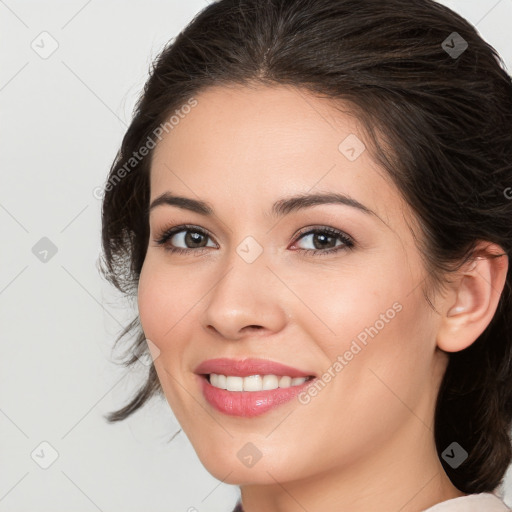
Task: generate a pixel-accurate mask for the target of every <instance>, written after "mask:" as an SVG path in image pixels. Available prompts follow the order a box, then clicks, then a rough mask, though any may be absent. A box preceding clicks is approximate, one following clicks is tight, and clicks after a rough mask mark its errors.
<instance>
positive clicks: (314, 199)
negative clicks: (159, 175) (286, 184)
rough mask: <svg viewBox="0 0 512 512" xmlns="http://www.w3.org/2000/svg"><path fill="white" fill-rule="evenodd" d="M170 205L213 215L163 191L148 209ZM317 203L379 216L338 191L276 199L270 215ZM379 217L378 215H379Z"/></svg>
mask: <svg viewBox="0 0 512 512" xmlns="http://www.w3.org/2000/svg"><path fill="white" fill-rule="evenodd" d="M164 204H165V205H171V206H177V207H178V208H182V209H184V210H190V211H192V212H195V213H199V214H200V215H206V216H210V215H213V208H212V207H211V206H210V205H209V204H208V203H206V202H204V201H199V200H197V199H190V198H187V197H180V196H174V195H172V194H170V193H168V192H165V193H163V194H161V195H160V196H158V197H157V198H156V199H155V200H154V201H153V202H152V203H151V205H150V207H149V211H151V210H153V209H154V208H156V207H157V206H160V205H164ZM319 204H343V205H346V206H351V207H352V208H356V209H358V210H360V211H362V212H364V213H367V214H370V215H375V216H376V217H379V216H378V215H377V214H376V213H375V212H374V211H372V210H370V209H369V208H368V207H366V206H364V205H363V204H361V203H360V202H359V201H357V200H355V199H353V198H351V197H349V196H347V195H345V194H339V193H323V194H302V195H297V196H293V197H288V198H284V199H280V200H279V201H276V202H275V203H274V205H273V206H272V209H271V212H270V213H271V215H272V216H273V217H283V216H284V215H287V214H289V213H291V212H294V211H297V210H301V209H303V208H309V207H311V206H316V205H319ZM379 218H380V217H379Z"/></svg>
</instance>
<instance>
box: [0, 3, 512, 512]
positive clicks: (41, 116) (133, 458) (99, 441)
mask: <svg viewBox="0 0 512 512" xmlns="http://www.w3.org/2000/svg"><path fill="white" fill-rule="evenodd" d="M442 3H443V4H445V5H447V6H449V7H451V8H452V9H454V10H455V11H457V12H459V13H460V14H462V15H463V16H464V17H465V18H467V19H468V20H469V21H470V22H471V23H473V24H474V25H476V27H477V29H478V30H479V32H480V33H481V35H482V36H483V37H484V39H486V40H487V41H488V42H489V43H490V44H491V45H493V46H494V47H495V48H496V49H497V50H498V51H499V52H500V54H501V55H502V57H503V58H504V60H505V62H506V64H507V67H508V71H509V73H510V72H511V70H512V44H511V43H512V39H511V36H510V33H508V34H507V28H510V21H511V20H512V0H499V1H498V0H451V1H443V2H442ZM205 6H206V1H205V0H187V2H186V3H185V2H182V1H178V0H167V1H162V0H160V1H156V0H153V1H144V2H143V1H142V0H137V1H132V2H121V1H120V0H104V1H100V0H89V1H87V0H73V1H57V0H53V1H48V2H40V1H35V0H31V1H28V0H27V1H21V0H5V1H4V0H0V52H1V54H0V55H1V61H0V105H1V116H0V119H1V121H0V130H1V133H0V146H1V147H0V158H1V164H0V173H1V174H0V176H1V187H0V229H1V235H2V238H1V242H0V243H1V246H0V247H1V249H0V258H1V259H0V343H1V356H0V434H1V435H0V512H4V511H5V512H29V511H31V512H34V511H35V512H46V511H52V512H56V511H64V510H66V511H69V510H73V511H75V512H89V511H91V512H94V511H95V510H101V511H104V512H120V511H123V512H129V511H151V512H159V511H168V512H181V511H183V512H185V511H187V510H188V509H189V508H190V507H195V509H197V510H198V511H200V512H229V511H231V509H232V507H233V505H234V503H235V502H236V499H237V497H238V488H237V487H235V486H229V485H225V484H222V483H221V482H219V481H218V480H216V479H215V478H213V477H212V476H211V475H210V474H209V473H208V472H207V471H206V470H205V469H204V468H203V467H202V465H201V464H200V462H199V460H198V458H197V456H196V455H195V453H194V451H193V449H192V447H191V446H190V443H189V442H188V440H187V438H186V436H185V435H184V434H183V433H180V434H179V435H178V436H177V437H176V438H175V439H174V440H173V441H172V442H171V443H170V444H167V443H166V439H167V438H168V437H170V436H171V435H172V434H173V433H174V432H176V431H177V430H179V426H178V424H177V422H176V420H175V419H174V417H173V415H172V412H171V411H170V410H169V407H168V406H167V403H166V402H163V401H161V400H154V401H153V402H150V403H149V404H148V405H147V406H146V407H144V408H143V409H142V411H139V412H138V413H136V414H135V415H134V416H132V417H131V418H130V419H128V420H126V421H124V422H121V423H118V424H113V425H110V424H107V423H106V421H105V420H104V419H103V414H105V413H106V412H108V411H111V410H113V409H115V408H118V407H119V406H121V405H122V404H124V403H125V401H126V400H127V399H128V398H129V396H130V395H131V392H132V391H133V390H134V389H135V388H136V387H138V385H139V384H140V383H141V382H142V380H143V375H144V372H145V371H147V368H146V367H144V366H143V365H140V368H139V369H138V370H137V371H136V372H135V373H133V374H132V375H128V374H127V373H126V371H125V370H124V369H123V368H122V367H121V366H119V365H115V364H114V363H113V362H112V359H113V358H114V357H115V356H116V354H117V356H119V355H120V352H115V353H112V346H113V341H114V338H115V336H116V334H117V333H118V331H119V326H120V325H123V324H124V322H125V321H126V320H128V319H130V318H131V314H130V305H129V304H128V303H127V302H125V301H122V300H120V299H119V298H118V297H117V296H116V295H115V294H114V293H113V291H112V290H111V289H110V288H109V286H108V285H107V284H106V283H105V282H104V281H103V280H102V279H101V277H100V276H99V274H98V271H97V268H96V261H97V258H98V255H99V252H100V204H101V202H100V200H99V199H97V198H95V197H94V190H95V188H96V187H98V186H101V185H102V184H103V183H104V180H105V178H106V175H107V173H108V170H109V168H110V165H111V163H112V160H113V158H114V156H115V153H116V151H117V149H118V147H119V145H120V142H121V139H122V136H123V134H124V132H125V130H126V127H127V125H128V124H129V122H130V119H131V112H132V109H133V106H134V103H135V100H136V99H137V96H138V93H139V91H140V90H141V88H142V85H143V83H144V81H145V79H146V77H147V71H148V67H149V64H150V62H151V60H152V58H153V57H155V55H156V54H157V53H158V52H159V50H160V49H161V48H162V46H163V45H164V44H165V43H166V42H167V41H168V40H169V39H171V38H173V37H174V36H176V35H177V33H178V32H179V31H180V30H181V29H182V28H183V27H184V26H185V25H186V24H187V22H189V21H190V20H191V19H192V17H193V16H194V15H195V14H196V13H197V12H198V11H199V10H201V9H202V8H204V7H205ZM43 31H47V32H48V33H49V34H51V37H52V38H53V39H55V40H56V41H57V43H58V48H57V50H56V51H55V52H54V53H53V54H52V55H51V56H50V57H49V58H47V59H42V58H41V57H40V56H39V55H38V54H37V53H36V52H35V51H34V50H33V49H32V47H31V44H32V41H34V40H35V39H36V42H37V37H38V36H39V34H41V32H43ZM47 41H48V42H49V40H47ZM46 47H47V48H48V47H49V46H48V45H47V46H46ZM42 237H48V238H49V239H50V240H51V241H52V242H53V244H54V245H55V246H56V248H57V253H56V254H55V255H54V256H53V257H52V258H51V259H49V261H47V262H46V263H43V262H41V261H39V259H37V258H36V256H35V255H34V254H33V252H32V247H33V246H34V245H35V244H36V243H37V242H38V241H39V240H40V239H41V238H42ZM132 306H133V305H132ZM137 372H138V373H137ZM43 441H46V442H48V443H50V445H51V446H52V447H53V449H55V450H56V451H57V452H58V458H57V460H56V461H55V462H54V463H53V464H52V465H51V466H50V467H49V468H48V469H42V468H41V467H39V466H38V465H37V464H36V462H34V460H33V459H32V458H31V453H32V452H33V451H34V450H35V449H38V450H39V451H38V450H36V453H41V447H39V445H40V443H41V442H43ZM38 447H39V448H38ZM42 448H43V452H44V453H45V457H47V456H48V454H49V453H50V449H48V448H45V447H44V446H43V447H42ZM40 460H41V459H40ZM509 474H510V471H509ZM511 477H512V475H511ZM504 490H505V499H506V500H507V502H509V503H512V478H507V480H506V485H505V488H504Z"/></svg>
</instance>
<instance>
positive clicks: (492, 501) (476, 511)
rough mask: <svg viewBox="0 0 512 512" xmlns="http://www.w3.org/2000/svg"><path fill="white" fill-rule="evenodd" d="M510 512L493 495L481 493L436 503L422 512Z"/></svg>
mask: <svg viewBox="0 0 512 512" xmlns="http://www.w3.org/2000/svg"><path fill="white" fill-rule="evenodd" d="M484 510H485V512H510V509H509V508H508V507H507V506H506V505H505V503H503V501H502V500H501V499H500V498H498V497H497V496H496V495H495V494H492V493H489V492H482V493H480V494H468V495H467V496H461V497H460V498H453V499H451V500H448V501H443V502H442V503H438V504H437V505H434V506H433V507H430V508H428V509H426V510H424V511H423V512H482V511H484Z"/></svg>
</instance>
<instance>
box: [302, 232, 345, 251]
mask: <svg viewBox="0 0 512 512" xmlns="http://www.w3.org/2000/svg"><path fill="white" fill-rule="evenodd" d="M304 241H305V243H303V247H300V248H299V249H298V250H300V251H306V252H310V253H312V254H314V255H316V254H322V255H323V254H332V253H333V252H336V251H339V250H342V249H351V248H352V247H354V242H353V240H352V239H351V238H350V237H349V236H348V235H346V234H345V233H343V232H342V231H338V230H337V229H333V228H315V229H312V230H309V231H307V232H306V233H303V234H302V235H301V236H300V237H299V238H298V239H297V242H295V244H294V245H296V244H297V243H298V242H304Z"/></svg>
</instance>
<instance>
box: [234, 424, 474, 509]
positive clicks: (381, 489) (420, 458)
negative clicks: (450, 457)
mask: <svg viewBox="0 0 512 512" xmlns="http://www.w3.org/2000/svg"><path fill="white" fill-rule="evenodd" d="M381 446H382V448H380V450H378V451H373V452H372V453H365V454H361V456H360V458H359V459H357V460H354V461H350V463H345V464H343V465H340V466H337V467H333V468H331V469H329V470H326V471H325V472H324V473H322V474H315V475H311V476H310V477H306V478H303V479H301V480H300V481H282V482H278V481H275V483H273V484H266V485H245V486H241V492H242V504H243V508H244V512H258V511H261V510H265V511H266V512H304V510H322V512H340V511H350V512H368V510H379V511H381V512H388V511H389V512H396V511H398V510H399V511H400V512H420V511H422V510H425V509H428V508H429V507H432V506H434V505H435V504H437V503H440V502H443V501H446V500H449V499H452V498H457V497H460V496H464V493H463V492H461V491H459V490H458V489H457V488H456V487H454V486H453V484H452V483H451V482H450V480H449V478H448V476H447V475H446V473H445V472H444V469H443V467H442V465H441V462H440V461H439V458H438V456H437V452H436V448H435V443H434V439H433V433H432V430H431V429H430V428H429V427H428V426H426V425H425V424H423V423H422V422H421V420H419V419H418V417H416V416H414V415H411V418H410V421H409V423H406V424H405V425H404V428H403V429H401V430H400V431H397V432H395V433H394V434H393V435H392V437H391V438H390V439H388V442H387V443H382V444H381Z"/></svg>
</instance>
